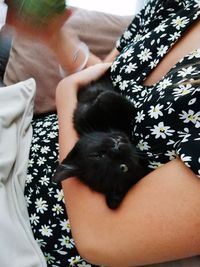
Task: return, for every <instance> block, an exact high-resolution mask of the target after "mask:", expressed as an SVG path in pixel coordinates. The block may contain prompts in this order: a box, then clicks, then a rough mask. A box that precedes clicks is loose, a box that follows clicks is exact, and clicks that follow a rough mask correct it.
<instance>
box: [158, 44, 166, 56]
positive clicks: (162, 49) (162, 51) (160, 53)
mask: <svg viewBox="0 0 200 267" xmlns="http://www.w3.org/2000/svg"><path fill="white" fill-rule="evenodd" d="M157 50H158V56H159V57H162V56H163V55H165V54H166V52H167V50H168V46H167V45H161V46H160V47H158V48H157Z"/></svg>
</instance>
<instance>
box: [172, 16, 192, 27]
mask: <svg viewBox="0 0 200 267" xmlns="http://www.w3.org/2000/svg"><path fill="white" fill-rule="evenodd" d="M188 21H189V19H188V18H187V17H182V18H181V17H180V16H178V17H177V18H176V19H173V20H172V25H173V26H174V27H175V28H176V29H177V30H180V29H181V28H183V27H185V25H186V24H187V23H188Z"/></svg>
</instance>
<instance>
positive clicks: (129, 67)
mask: <svg viewBox="0 0 200 267" xmlns="http://www.w3.org/2000/svg"><path fill="white" fill-rule="evenodd" d="M136 69H137V64H136V63H134V64H133V63H131V62H130V63H129V64H128V65H127V66H126V68H125V73H131V72H132V71H135V70H136Z"/></svg>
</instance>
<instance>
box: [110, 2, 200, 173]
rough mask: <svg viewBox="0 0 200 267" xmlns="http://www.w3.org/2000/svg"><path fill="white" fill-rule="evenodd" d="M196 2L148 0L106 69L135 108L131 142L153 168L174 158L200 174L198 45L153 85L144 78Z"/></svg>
mask: <svg viewBox="0 0 200 267" xmlns="http://www.w3.org/2000/svg"><path fill="white" fill-rule="evenodd" d="M199 18H200V1H199V0H151V1H149V4H148V5H147V6H146V8H145V9H143V10H142V11H141V12H140V14H139V15H138V16H136V18H134V20H133V22H132V24H131V25H130V26H129V27H128V29H127V30H126V31H125V33H124V34H123V36H122V37H121V39H120V40H119V41H118V44H117V47H118V49H119V51H120V52H121V53H120V55H119V56H118V58H117V59H116V60H115V62H114V63H113V65H112V67H111V78H112V81H113V83H114V85H115V88H116V90H117V91H119V92H120V93H121V94H123V95H125V96H126V97H127V98H128V99H130V100H131V101H132V102H133V104H134V105H135V108H136V116H135V117H134V118H133V130H132V141H133V142H134V143H135V144H136V146H137V147H138V149H139V150H140V152H141V154H143V155H144V156H145V157H147V158H148V159H149V168H151V169H155V168H157V167H159V166H161V165H162V164H164V163H166V162H168V161H169V160H172V159H174V158H177V157H179V158H180V159H181V160H182V161H183V162H184V163H185V164H186V165H187V166H188V167H190V168H191V169H192V170H193V172H194V173H195V174H196V175H197V176H200V82H199V83H198V84H195V83H194V82H192V80H195V79H200V45H199V49H195V50H194V51H191V53H189V54H188V55H185V56H184V57H183V58H182V59H181V60H180V61H179V62H178V63H177V64H175V66H174V67H173V68H172V69H171V70H170V71H169V72H168V73H167V74H166V75H165V76H164V77H163V78H162V79H161V80H160V81H159V82H158V83H156V84H154V85H153V86H143V85H142V84H143V81H144V80H145V78H146V77H147V76H148V74H149V73H150V72H151V71H152V69H154V68H155V67H156V66H157V65H158V63H159V62H160V60H161V59H162V58H163V57H164V55H165V54H166V53H167V52H168V51H169V49H170V48H171V47H172V46H173V44H174V43H175V42H176V41H177V40H178V39H179V38H180V36H182V34H183V33H184V32H185V31H186V30H187V29H188V27H189V26H190V25H191V24H192V23H194V22H195V21H197V20H198V19H199Z"/></svg>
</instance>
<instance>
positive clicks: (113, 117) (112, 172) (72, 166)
mask: <svg viewBox="0 0 200 267" xmlns="http://www.w3.org/2000/svg"><path fill="white" fill-rule="evenodd" d="M134 113H135V108H134V106H133V104H132V103H131V102H130V101H128V100H127V99H126V98H125V97H123V96H121V95H120V94H118V93H116V92H114V88H113V86H112V84H111V81H110V78H109V75H108V74H106V75H104V77H102V78H101V79H100V80H99V81H97V82H94V83H91V85H90V86H88V87H86V88H82V89H81V90H80V91H79V94H78V105H77V109H76V110H75V113H74V127H75V129H76V130H77V132H78V133H79V135H80V139H79V141H78V142H77V143H76V144H75V146H74V148H73V149H72V150H71V152H70V153H69V154H68V155H67V157H66V158H65V159H64V160H63V161H62V163H61V164H60V165H59V166H58V168H57V170H56V172H55V175H54V177H53V181H54V182H60V181H62V180H64V179H66V178H68V177H72V176H77V177H78V178H79V179H80V180H81V181H82V182H84V183H85V184H87V185H88V186H90V188H92V189H93V190H96V191H98V192H101V193H103V194H104V195H105V197H106V202H107V205H108V206H109V207H110V208H111V209H115V208H117V207H118V206H119V204H120V203H121V201H122V199H123V198H124V196H125V194H126V193H127V191H128V190H129V188H130V187H131V186H132V185H134V184H135V183H136V182H137V181H138V180H140V179H141V178H142V177H144V175H145V174H146V173H147V168H145V164H146V162H145V160H143V159H142V158H140V157H139V156H138V153H137V151H136V149H135V147H134V145H133V144H132V143H131V142H130V134H131V122H132V118H133V117H134Z"/></svg>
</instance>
